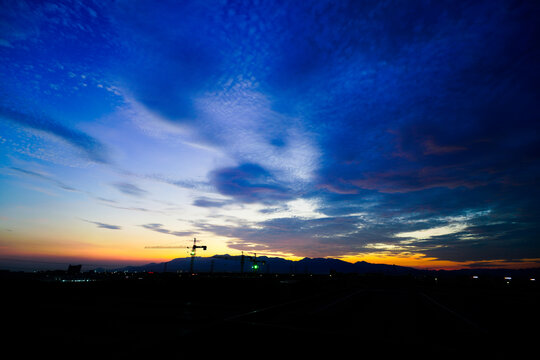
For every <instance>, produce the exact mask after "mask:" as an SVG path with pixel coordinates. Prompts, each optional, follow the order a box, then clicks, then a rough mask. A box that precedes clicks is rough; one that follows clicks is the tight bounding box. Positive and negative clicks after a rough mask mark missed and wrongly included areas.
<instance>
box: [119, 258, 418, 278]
mask: <svg viewBox="0 0 540 360" xmlns="http://www.w3.org/2000/svg"><path fill="white" fill-rule="evenodd" d="M257 261H260V262H264V263H259V269H258V270H257V271H258V272H259V273H271V274H331V273H357V274H366V273H384V274H396V275H401V274H412V273H419V272H421V270H418V269H414V268H409V267H404V266H396V265H384V264H371V263H367V262H365V261H360V262H356V263H354V264H353V263H349V262H346V261H342V260H338V259H326V258H315V259H311V258H304V259H302V260H298V261H294V260H286V259H283V258H278V257H266V256H260V257H257ZM190 263H191V257H187V258H177V259H173V260H171V261H167V262H162V263H150V264H146V265H142V266H128V267H125V268H122V269H119V270H123V271H153V272H163V271H171V272H178V271H181V272H189V269H190ZM252 265H253V262H252V261H251V260H249V259H248V258H247V257H246V258H245V261H244V269H243V271H244V272H246V273H247V272H252V271H253V270H252ZM193 270H194V271H195V272H205V273H206V272H220V273H223V272H225V273H240V272H241V256H240V255H238V256H231V255H215V256H212V257H195V259H194V269H193Z"/></svg>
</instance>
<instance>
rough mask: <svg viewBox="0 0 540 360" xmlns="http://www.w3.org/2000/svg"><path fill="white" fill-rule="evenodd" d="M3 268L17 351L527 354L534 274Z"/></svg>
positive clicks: (532, 340)
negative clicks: (48, 272)
mask: <svg viewBox="0 0 540 360" xmlns="http://www.w3.org/2000/svg"><path fill="white" fill-rule="evenodd" d="M91 280H95V281H89V282H62V281H54V279H51V278H48V279H47V281H44V279H43V278H37V277H35V276H30V275H28V276H23V275H21V274H19V275H15V274H9V273H8V274H3V276H2V284H1V286H2V309H3V316H2V328H3V329H2V330H4V333H6V334H5V335H3V341H2V343H3V350H4V353H7V352H8V351H9V350H15V354H17V356H16V358H31V356H39V357H45V356H47V357H48V356H49V355H52V356H56V357H58V356H65V357H69V358H149V357H158V356H159V357H163V358H167V359H176V358H186V357H187V356H203V357H205V356H209V355H214V356H215V355H217V356H220V357H222V358H223V357H230V356H234V357H240V358H250V357H260V356H263V355H265V354H266V355H273V356H280V357H287V358H289V357H298V356H301V357H302V358H306V357H311V356H317V358H320V357H331V358H338V357H342V356H343V357H345V356H346V357H348V358H350V357H354V358H365V357H367V356H369V357H377V358H397V357H411V358H413V359H417V358H430V359H440V358H477V359H490V358H510V359H515V358H522V357H523V356H524V354H525V353H526V352H527V350H531V349H532V350H534V349H535V348H536V342H537V341H538V340H537V339H538V335H539V331H538V324H539V323H540V322H539V320H540V309H539V306H538V305H539V304H540V301H539V300H540V296H539V295H540V291H539V288H538V286H537V284H536V282H532V281H531V282H526V281H522V282H521V283H518V282H517V281H515V280H512V281H513V282H508V283H506V281H481V280H479V279H475V280H473V279H468V278H467V279H464V278H462V279H437V280H435V279H433V278H414V277H410V276H403V277H397V276H387V277H385V276H378V275H362V276H359V275H355V276H348V275H342V276H339V275H334V276H328V275H327V276H310V275H296V276H285V275H280V276H275V275H264V276H261V275H257V276H242V277H240V276H231V275H212V276H205V275H197V276H187V275H184V276H179V275H177V274H140V275H135V276H133V275H130V276H129V277H128V278H126V276H124V275H118V274H117V275H114V276H112V275H110V276H107V277H105V276H102V277H101V278H92V279H91Z"/></svg>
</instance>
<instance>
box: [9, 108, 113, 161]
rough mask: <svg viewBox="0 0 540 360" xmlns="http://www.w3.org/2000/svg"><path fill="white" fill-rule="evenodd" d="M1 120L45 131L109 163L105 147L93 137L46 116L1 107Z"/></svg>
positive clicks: (87, 154)
mask: <svg viewBox="0 0 540 360" xmlns="http://www.w3.org/2000/svg"><path fill="white" fill-rule="evenodd" d="M0 118H3V119H6V120H9V121H11V122H13V123H16V124H18V125H21V126H23V127H27V128H31V129H35V130H39V131H44V132H46V133H48V134H51V135H53V136H56V137H58V138H60V139H62V140H64V141H65V142H67V143H68V144H70V145H72V146H74V147H75V148H77V149H79V150H82V151H83V153H84V154H86V156H87V157H88V158H89V159H90V160H92V161H94V162H97V163H109V154H108V151H107V149H106V148H105V146H104V145H103V144H102V143H101V142H100V141H98V140H97V139H95V138H93V137H92V136H90V135H88V134H86V133H84V132H82V131H78V130H75V129H72V128H70V127H67V126H65V125H63V124H61V123H60V122H58V121H55V120H53V119H51V118H49V117H47V116H45V115H37V114H32V113H24V112H22V111H18V110H14V109H12V108H9V107H6V106H3V105H0Z"/></svg>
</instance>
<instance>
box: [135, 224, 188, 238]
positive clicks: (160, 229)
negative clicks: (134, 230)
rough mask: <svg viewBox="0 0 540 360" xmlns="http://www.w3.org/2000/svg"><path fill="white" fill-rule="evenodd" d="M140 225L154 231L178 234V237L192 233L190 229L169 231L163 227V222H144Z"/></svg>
mask: <svg viewBox="0 0 540 360" xmlns="http://www.w3.org/2000/svg"><path fill="white" fill-rule="evenodd" d="M141 226H142V227H143V228H145V229H148V230H152V231H156V232H159V233H162V234H169V235H174V236H180V237H183V236H190V235H193V232H192V231H171V230H168V229H164V228H163V224H157V223H153V224H144V225H141Z"/></svg>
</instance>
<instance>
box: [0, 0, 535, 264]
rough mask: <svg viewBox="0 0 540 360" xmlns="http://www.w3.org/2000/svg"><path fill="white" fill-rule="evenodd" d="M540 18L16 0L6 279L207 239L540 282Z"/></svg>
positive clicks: (466, 11) (477, 11)
mask: <svg viewBox="0 0 540 360" xmlns="http://www.w3.org/2000/svg"><path fill="white" fill-rule="evenodd" d="M539 17H540V3H538V2H536V1H500V0H488V1H481V0H476V1H442V0H441V1H352V2H347V1H257V0H253V1H227V0H220V1H206V0H202V1H181V2H172V1H133V0H129V1H127V0H126V1H122V0H120V1H23V0H0V80H1V81H0V267H2V268H6V267H7V268H13V269H16V268H30V267H34V268H36V267H38V265H39V266H40V267H49V268H50V267H54V266H57V265H56V264H65V263H83V264H84V266H86V267H87V268H88V267H91V266H98V265H100V266H120V265H126V264H132V265H133V264H143V263H147V262H150V261H154V262H157V261H167V260H170V259H173V258H177V257H185V256H189V249H187V248H188V247H189V246H191V245H192V244H193V238H197V241H199V242H200V244H201V245H206V246H207V247H208V248H207V250H206V251H203V250H200V249H199V250H198V253H197V255H199V256H212V255H215V254H225V253H227V254H231V255H237V254H240V252H241V251H244V252H246V253H256V254H257V255H266V256H278V257H283V258H287V259H293V260H294V259H301V258H304V257H311V258H315V257H331V258H337V259H342V260H345V261H350V262H356V261H368V262H372V263H386V264H396V265H404V266H414V267H418V268H429V269H443V268H444V269H456V268H470V267H508V268H526V267H537V266H539V263H540V241H539V240H540V239H539V237H538V234H539V233H540V231H539V230H540V206H539V204H538V199H540V191H539V189H538V184H539V179H540V176H539V175H540V132H539V130H540V121H539V120H540V98H539V95H540V86H539V84H540V67H539V66H538V64H540V51H539V50H540V48H539V46H538V44H540V27H539V26H538V18H539ZM147 246H176V247H178V248H166V249H148V248H145V247H147ZM58 266H60V265H58Z"/></svg>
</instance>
